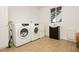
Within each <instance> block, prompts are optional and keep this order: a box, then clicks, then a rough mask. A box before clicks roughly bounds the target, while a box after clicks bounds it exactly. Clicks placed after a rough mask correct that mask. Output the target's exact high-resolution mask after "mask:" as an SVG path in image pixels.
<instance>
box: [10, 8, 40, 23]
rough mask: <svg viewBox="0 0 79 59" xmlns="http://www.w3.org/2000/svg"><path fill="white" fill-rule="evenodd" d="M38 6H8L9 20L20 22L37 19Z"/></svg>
mask: <svg viewBox="0 0 79 59" xmlns="http://www.w3.org/2000/svg"><path fill="white" fill-rule="evenodd" d="M38 16H39V13H38V8H36V7H31V6H10V7H9V20H12V21H16V22H20V21H21V22H22V20H23V21H31V20H38V19H39V18H38Z"/></svg>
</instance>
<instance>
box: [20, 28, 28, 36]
mask: <svg viewBox="0 0 79 59" xmlns="http://www.w3.org/2000/svg"><path fill="white" fill-rule="evenodd" d="M27 35H28V30H27V29H26V28H23V29H22V30H21V31H20V36H21V37H26V36H27Z"/></svg>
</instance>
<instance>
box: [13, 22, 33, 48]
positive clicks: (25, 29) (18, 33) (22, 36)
mask: <svg viewBox="0 0 79 59" xmlns="http://www.w3.org/2000/svg"><path fill="white" fill-rule="evenodd" d="M13 39H14V45H15V46H16V47H18V46H21V45H23V44H25V43H28V42H30V41H31V27H30V24H29V23H17V24H13Z"/></svg>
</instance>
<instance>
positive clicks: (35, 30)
mask: <svg viewBox="0 0 79 59" xmlns="http://www.w3.org/2000/svg"><path fill="white" fill-rule="evenodd" d="M39 35H40V27H39V23H35V24H33V36H32V37H33V38H32V40H36V39H39V38H40V37H39Z"/></svg>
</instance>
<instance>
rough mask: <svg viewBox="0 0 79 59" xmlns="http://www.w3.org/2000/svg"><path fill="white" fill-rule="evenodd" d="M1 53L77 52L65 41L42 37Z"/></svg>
mask: <svg viewBox="0 0 79 59" xmlns="http://www.w3.org/2000/svg"><path fill="white" fill-rule="evenodd" d="M0 51H1V52H77V51H79V49H78V48H76V44H75V43H73V42H70V41H66V40H55V39H50V38H48V37H43V38H40V39H38V40H35V41H32V42H29V43H27V44H25V45H23V46H20V47H17V48H15V47H12V48H5V49H2V50H0Z"/></svg>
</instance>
